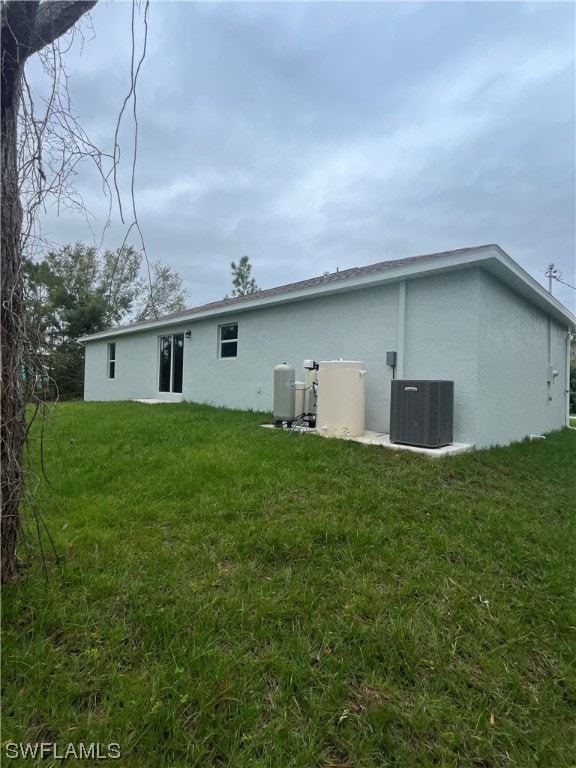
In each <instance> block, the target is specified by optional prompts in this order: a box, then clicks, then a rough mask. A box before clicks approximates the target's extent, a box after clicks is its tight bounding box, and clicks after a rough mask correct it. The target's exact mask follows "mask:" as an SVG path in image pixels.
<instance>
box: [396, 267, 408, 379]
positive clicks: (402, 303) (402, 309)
mask: <svg viewBox="0 0 576 768" xmlns="http://www.w3.org/2000/svg"><path fill="white" fill-rule="evenodd" d="M405 340H406V280H402V282H401V283H398V359H397V361H396V378H397V379H403V378H404V348H405Z"/></svg>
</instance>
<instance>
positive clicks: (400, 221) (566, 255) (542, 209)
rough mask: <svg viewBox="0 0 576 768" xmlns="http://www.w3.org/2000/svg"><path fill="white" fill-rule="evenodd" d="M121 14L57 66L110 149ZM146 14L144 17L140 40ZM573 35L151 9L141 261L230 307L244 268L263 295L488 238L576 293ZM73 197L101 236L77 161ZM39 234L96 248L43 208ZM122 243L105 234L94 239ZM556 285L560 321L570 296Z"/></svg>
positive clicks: (373, 18) (495, 8) (128, 132)
mask: <svg viewBox="0 0 576 768" xmlns="http://www.w3.org/2000/svg"><path fill="white" fill-rule="evenodd" d="M130 17H131V4H130V3H128V2H115V3H109V2H104V1H103V0H102V1H101V2H100V3H99V4H98V5H97V6H96V8H95V9H94V10H93V11H92V13H91V21H90V23H87V22H86V21H85V22H84V24H83V27H82V28H83V30H84V32H85V35H84V37H85V40H84V44H83V45H80V42H81V41H80V40H79V38H78V37H76V39H75V42H74V45H73V47H72V49H71V51H70V52H69V53H68V54H67V66H68V69H69V72H70V92H71V96H72V101H73V104H74V108H75V111H76V113H77V115H78V117H79V119H80V121H81V123H82V125H83V126H84V128H85V129H86V131H87V132H88V133H89V135H90V137H91V138H92V139H93V141H94V142H95V143H97V144H98V145H99V146H102V147H103V148H108V149H109V148H110V147H111V146H112V143H113V136H114V130H115V127H116V119H117V116H118V113H119V110H120V108H121V106H122V102H123V99H124V97H125V96H126V95H127V93H128V91H129V86H130V55H131V32H130V28H131V18H130ZM143 22H144V16H143V9H142V11H141V12H140V14H139V15H138V16H137V19H136V29H137V41H136V42H137V47H139V45H140V43H141V39H142V32H143V29H144V23H143ZM575 29H576V24H575V5H574V4H573V3H571V2H568V3H552V2H539V3H523V2H511V3H507V2H478V3H474V2H422V3H412V2H400V3H395V2H364V3H361V2H334V3H332V2H255V3H244V2H227V3H219V2H200V3H197V2H165V1H164V0H153V1H152V3H151V5H150V9H149V19H148V41H147V53H146V58H145V61H144V64H143V65H142V69H141V73H140V79H139V82H138V91H137V112H138V126H139V132H138V158H137V167H136V177H135V194H136V204H137V209H138V215H139V220H140V225H141V228H142V232H143V235H144V238H145V242H146V247H147V252H148V255H149V258H150V259H151V260H152V261H154V260H157V259H160V260H161V261H163V262H165V263H168V264H170V265H171V266H172V267H173V268H174V269H175V270H176V271H177V272H178V273H179V274H180V275H181V276H182V278H183V280H184V282H185V285H186V287H187V288H188V290H189V304H190V306H194V305H198V304H202V303H205V302H208V301H214V300H218V299H221V298H222V297H223V296H224V295H225V294H226V293H229V292H230V290H231V278H230V262H231V261H232V260H237V259H239V258H240V257H241V256H242V255H244V254H247V255H248V256H249V257H250V261H251V263H252V264H253V274H254V276H255V278H256V280H257V282H258V284H259V285H260V287H261V288H270V287H273V286H275V285H281V284H283V283H287V282H292V281H295V280H303V279H306V278H309V277H313V276H315V275H320V274H322V273H323V272H325V271H335V270H336V268H339V269H346V268H348V267H354V266H360V265H365V264H370V263H374V262H377V261H382V260H387V259H394V258H402V257H405V256H414V255H418V254H424V253H433V252H436V251H442V250H448V249H452V248H460V247H464V246H470V245H479V244H483V243H498V244H499V245H500V246H502V248H504V250H506V251H507V252H508V253H509V254H510V256H511V257H512V258H513V259H515V260H516V261H517V262H518V263H519V264H520V265H521V266H522V267H524V269H526V270H527V271H528V272H529V273H530V274H531V275H532V276H533V277H534V278H536V279H537V280H538V281H539V282H540V283H542V284H547V279H546V278H545V276H544V274H543V272H542V271H541V270H542V269H543V268H544V267H545V266H546V265H547V264H548V263H550V262H554V263H555V264H556V265H557V267H558V268H559V269H560V270H561V271H562V273H563V279H564V280H566V281H567V282H569V283H571V284H572V285H576V276H575V253H576V239H575V229H576V221H575V209H576V198H575V168H576V159H575V151H576V121H575V94H576V83H575V79H576V78H575V58H574V55H575V54H574V52H575V50H576V40H575ZM30 79H31V81H32V83H33V85H34V86H35V87H37V88H38V92H41V88H42V86H41V81H40V77H39V74H38V71H37V69H33V70H32V71H31V74H30ZM132 125H133V124H132V122H131V115H130V114H127V115H125V122H124V129H123V130H122V131H121V146H122V158H121V165H120V174H121V175H120V183H121V188H122V193H123V199H124V203H125V206H126V207H127V208H129V204H130V198H129V175H130V174H129V171H130V165H131V151H132V146H131V142H132V140H133V128H132ZM77 185H78V188H79V190H80V191H81V193H82V195H83V197H84V200H85V202H86V204H87V205H88V207H89V208H90V210H91V211H92V212H93V214H94V216H95V221H94V222H93V223H92V231H96V232H99V229H98V228H99V227H101V226H102V225H103V223H104V222H105V220H106V213H107V203H106V201H105V199H104V198H103V196H102V194H101V186H102V185H101V184H99V183H98V180H97V178H96V176H95V174H94V172H93V171H92V170H91V168H90V166H89V165H88V164H86V165H84V166H82V167H80V168H79V174H78V177H77ZM117 220H118V216H117V214H115V221H116V222H117ZM44 227H45V230H46V231H47V233H48V234H49V236H50V238H51V240H52V241H55V242H61V243H67V242H72V241H75V240H77V239H80V240H84V241H87V242H91V241H93V237H94V236H93V235H92V234H91V229H90V227H89V226H88V225H87V224H86V222H85V220H84V219H83V218H82V217H81V216H80V215H79V214H68V215H64V216H61V217H60V218H59V219H56V218H55V216H54V213H53V211H49V212H48V213H47V215H45V217H44ZM121 240H122V228H121V227H120V226H119V225H118V224H117V223H116V224H115V225H113V226H112V227H111V228H110V230H108V232H107V235H106V240H105V245H106V246H107V247H110V248H116V247H118V246H119V245H120V242H121ZM134 243H135V244H136V245H137V246H138V245H139V243H138V241H137V240H134ZM554 293H555V295H556V296H557V297H558V298H559V299H560V300H561V301H563V302H564V303H565V304H566V305H567V306H568V307H570V308H571V309H572V310H574V307H575V294H576V292H575V291H574V290H572V289H570V288H567V287H565V286H562V285H560V284H555V286H554Z"/></svg>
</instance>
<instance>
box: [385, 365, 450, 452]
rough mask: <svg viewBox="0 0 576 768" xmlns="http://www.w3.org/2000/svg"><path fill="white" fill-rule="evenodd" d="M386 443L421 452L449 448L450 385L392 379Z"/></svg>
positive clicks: (447, 383)
mask: <svg viewBox="0 0 576 768" xmlns="http://www.w3.org/2000/svg"><path fill="white" fill-rule="evenodd" d="M391 384H392V396H391V399H390V442H392V443H402V444H404V445H415V446H420V447H423V448H440V447H442V446H443V445H450V443H451V442H452V440H453V433H454V382H453V381H438V380H436V381H434V380H407V379H394V380H393V381H392V382H391Z"/></svg>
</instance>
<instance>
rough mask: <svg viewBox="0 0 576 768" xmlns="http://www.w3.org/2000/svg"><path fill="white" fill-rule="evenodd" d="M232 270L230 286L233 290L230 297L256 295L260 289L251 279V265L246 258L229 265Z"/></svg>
mask: <svg viewBox="0 0 576 768" xmlns="http://www.w3.org/2000/svg"><path fill="white" fill-rule="evenodd" d="M230 268H231V270H232V285H233V286H234V290H233V291H232V296H247V295H248V294H250V293H257V292H258V291H259V290H260V288H259V287H258V285H257V284H256V280H255V279H254V278H253V277H252V264H250V259H249V258H248V256H242V258H241V259H240V261H239V262H238V264H236V263H235V262H232V263H231V264H230Z"/></svg>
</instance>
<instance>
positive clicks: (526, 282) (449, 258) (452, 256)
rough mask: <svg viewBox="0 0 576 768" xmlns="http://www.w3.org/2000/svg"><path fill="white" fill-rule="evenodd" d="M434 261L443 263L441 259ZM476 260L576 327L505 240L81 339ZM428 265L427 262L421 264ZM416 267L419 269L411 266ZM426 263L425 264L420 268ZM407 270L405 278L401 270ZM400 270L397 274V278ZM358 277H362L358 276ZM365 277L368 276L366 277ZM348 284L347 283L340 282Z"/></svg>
mask: <svg viewBox="0 0 576 768" xmlns="http://www.w3.org/2000/svg"><path fill="white" fill-rule="evenodd" d="M434 262H438V264H435V263H434ZM473 264H476V265H479V264H482V265H483V266H485V267H487V268H490V270H491V271H492V273H493V274H494V275H495V276H496V277H497V278H499V279H501V280H503V281H504V282H506V283H508V284H509V285H510V286H511V287H513V288H514V289H515V290H518V291H520V292H521V293H522V294H523V295H525V296H526V297H527V298H529V299H530V300H531V301H533V302H535V303H536V304H538V305H539V306H540V307H541V308H543V309H544V310H545V311H547V312H551V313H552V314H553V315H554V316H555V317H557V318H558V319H560V320H562V321H565V320H568V322H569V324H570V325H571V326H572V327H575V318H574V316H573V315H572V314H571V313H570V312H569V310H567V309H566V307H564V306H563V305H562V304H560V303H559V302H558V301H557V299H555V298H554V297H553V296H551V295H550V294H549V293H547V292H546V291H545V290H544V288H542V286H541V285H539V284H538V283H537V282H536V281H535V280H534V279H533V278H532V277H531V276H530V275H529V274H528V273H527V272H525V271H524V270H523V269H522V267H520V266H519V265H518V264H517V263H516V262H515V261H513V259H511V258H510V256H508V254H507V253H506V252H505V251H503V250H502V248H500V246H499V245H493V244H488V245H477V246H472V247H469V248H458V249H456V250H452V251H441V252H439V253H429V254H424V255H421V256H410V257H408V258H405V259H394V260H391V261H379V262H378V263H376V264H369V265H367V266H365V267H353V268H352V269H343V270H342V271H337V272H331V273H329V274H325V275H321V276H319V277H312V278H309V279H308V280H300V281H299V282H297V283H288V284H287V285H280V286H277V287H276V288H267V289H266V290H263V291H257V292H256V293H250V294H247V295H246V296H235V297H233V298H229V299H222V300H220V301H213V302H210V303H208V304H202V305H200V306H197V307H191V308H190V309H184V310H182V311H181V312H173V313H172V314H169V315H163V316H162V317H158V318H155V319H150V320H143V321H141V322H139V323H130V324H128V325H123V326H118V327H116V328H113V329H111V330H109V331H101V332H99V333H95V334H92V335H90V336H85V337H83V338H82V339H80V341H91V340H92V339H94V340H96V339H97V338H105V337H107V336H114V335H116V334H118V333H125V332H128V333H129V332H131V331H134V332H137V331H140V330H145V329H147V328H153V327H154V326H156V325H158V326H165V325H168V324H171V323H172V321H174V322H175V323H178V322H181V321H184V320H186V319H187V318H190V319H193V318H194V317H195V316H206V315H212V314H215V315H217V314H220V313H226V312H228V311H229V309H232V308H234V307H238V308H239V309H241V308H242V305H244V304H250V305H251V306H250V308H252V306H254V307H256V306H262V305H264V304H269V303H271V302H274V300H275V298H276V297H278V301H283V300H286V301H288V300H291V298H292V297H291V295H290V294H293V298H294V299H296V298H299V297H301V296H303V293H302V292H304V294H307V295H313V294H314V291H313V290H312V291H308V289H314V288H320V289H321V292H322V293H326V292H331V287H332V286H333V290H339V289H347V288H348V287H350V288H353V287H360V286H362V285H365V284H366V283H365V280H366V282H373V281H374V280H376V281H377V282H380V279H379V278H380V277H381V279H382V280H383V281H385V280H388V279H404V278H405V277H407V276H411V277H417V276H418V275H419V274H422V272H427V273H430V272H434V271H439V270H445V269H453V268H457V267H458V266H472V265H473ZM421 265H422V266H421ZM412 266H414V270H412V269H411V267H412ZM420 267H421V268H420ZM399 274H402V277H401V278H398V275H399ZM395 275H396V277H395ZM356 278H358V279H356ZM363 278H365V280H364V279H363ZM339 283H342V285H341V286H339V285H338V284H339Z"/></svg>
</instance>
